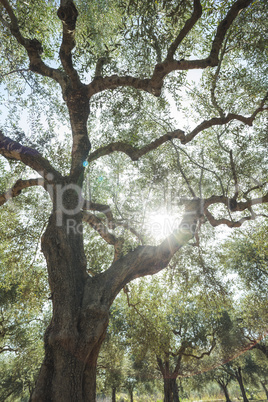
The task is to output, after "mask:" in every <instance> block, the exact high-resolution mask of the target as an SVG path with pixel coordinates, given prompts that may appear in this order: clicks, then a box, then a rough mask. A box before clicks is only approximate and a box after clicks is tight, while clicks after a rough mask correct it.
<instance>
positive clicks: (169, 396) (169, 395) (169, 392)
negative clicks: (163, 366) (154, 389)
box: [164, 377, 173, 402]
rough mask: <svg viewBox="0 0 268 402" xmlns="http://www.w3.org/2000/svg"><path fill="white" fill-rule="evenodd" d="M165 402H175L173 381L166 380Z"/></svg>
mask: <svg viewBox="0 0 268 402" xmlns="http://www.w3.org/2000/svg"><path fill="white" fill-rule="evenodd" d="M164 402H173V389H172V379H171V378H169V377H167V378H164Z"/></svg>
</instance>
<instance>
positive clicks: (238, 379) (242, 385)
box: [236, 367, 249, 402]
mask: <svg viewBox="0 0 268 402" xmlns="http://www.w3.org/2000/svg"><path fill="white" fill-rule="evenodd" d="M236 379H237V381H238V384H239V387H240V390H241V393H242V397H243V402H249V400H248V398H247V394H246V390H245V387H244V383H243V378H242V369H241V367H239V368H238V370H237V375H236Z"/></svg>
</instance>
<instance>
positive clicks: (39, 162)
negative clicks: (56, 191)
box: [0, 131, 62, 181]
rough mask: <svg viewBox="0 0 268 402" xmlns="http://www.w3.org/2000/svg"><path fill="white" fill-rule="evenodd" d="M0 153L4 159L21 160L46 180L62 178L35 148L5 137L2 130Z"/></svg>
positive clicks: (0, 133)
mask: <svg viewBox="0 0 268 402" xmlns="http://www.w3.org/2000/svg"><path fill="white" fill-rule="evenodd" d="M0 155H3V156H4V157H5V158H6V159H11V160H17V161H21V162H23V163H24V164H25V165H27V166H29V167H31V168H32V169H34V170H35V171H36V172H38V173H39V174H40V175H41V176H42V177H44V178H45V179H46V180H47V181H51V180H52V179H57V178H58V179H60V178H62V176H61V175H60V173H59V172H58V171H57V170H56V169H54V168H53V166H51V164H50V163H49V162H48V160H47V159H45V158H44V157H43V156H42V155H41V154H40V153H39V152H38V151H37V150H36V149H33V148H29V147H24V146H23V145H21V144H20V143H18V142H16V141H13V140H12V139H11V138H9V137H6V136H5V135H4V134H3V133H2V131H0Z"/></svg>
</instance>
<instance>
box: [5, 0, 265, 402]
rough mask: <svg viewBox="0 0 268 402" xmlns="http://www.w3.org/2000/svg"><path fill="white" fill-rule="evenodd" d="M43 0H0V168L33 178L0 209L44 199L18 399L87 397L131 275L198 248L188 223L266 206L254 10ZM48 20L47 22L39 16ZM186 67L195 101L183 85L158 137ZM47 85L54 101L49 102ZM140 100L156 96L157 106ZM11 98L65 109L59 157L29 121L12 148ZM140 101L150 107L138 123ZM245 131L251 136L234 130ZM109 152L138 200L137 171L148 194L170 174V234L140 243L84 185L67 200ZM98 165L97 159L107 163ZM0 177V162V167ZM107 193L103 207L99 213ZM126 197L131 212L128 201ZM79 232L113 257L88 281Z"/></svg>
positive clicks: (257, 5) (239, 215)
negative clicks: (34, 365)
mask: <svg viewBox="0 0 268 402" xmlns="http://www.w3.org/2000/svg"><path fill="white" fill-rule="evenodd" d="M57 3H59V2H56V1H55V2H53V1H42V2H34V1H28V2H24V1H20V0H17V1H15V0H14V1H13V0H10V1H8V0H0V11H1V17H0V19H1V24H2V36H1V65H2V67H1V76H2V78H3V80H5V83H7V84H6V87H5V88H4V92H2V96H3V97H5V96H6V91H10V94H11V95H10V96H11V97H12V96H13V99H16V102H14V103H13V106H12V107H13V109H12V113H9V115H8V118H9V120H10V123H11V122H12V124H10V127H11V128H12V129H11V128H9V131H5V130H6V128H5V125H4V124H2V129H1V132H0V154H1V155H2V156H3V157H4V158H6V160H7V161H8V163H10V164H11V165H12V164H14V161H15V162H17V163H20V164H24V165H25V166H27V168H28V169H27V170H26V173H27V174H28V173H29V172H30V170H32V171H34V172H37V173H38V177H36V176H35V177H29V176H28V177H23V178H19V179H18V180H16V179H15V181H14V183H13V184H12V186H11V188H10V189H6V190H5V191H4V192H3V193H2V194H1V195H0V204H1V205H3V204H5V203H6V201H7V200H9V199H10V198H14V197H16V196H18V195H19V194H20V193H21V192H22V191H23V190H25V189H27V188H29V187H33V186H41V187H43V189H44V190H45V191H46V192H47V193H48V194H49V197H50V200H51V205H52V208H51V215H50V218H49V222H48V224H47V227H46V230H45V231H44V233H43V236H42V245H41V247H42V252H43V254H44V256H45V259H46V262H47V270H48V281H49V286H50V290H51V299H52V304H53V316H52V319H51V322H50V324H49V326H48V328H47V330H46V333H45V338H44V339H45V357H44V361H43V364H42V367H41V370H40V374H39V377H38V379H37V382H36V387H35V390H34V392H33V394H32V396H31V400H32V401H50V400H55V401H76V402H77V401H94V400H95V395H96V385H95V384H96V362H97V358H98V353H99V350H100V347H101V344H102V342H103V339H104V337H105V332H106V328H107V325H108V321H109V309H110V306H111V304H112V303H113V300H114V299H115V297H116V295H117V294H118V293H119V292H120V290H121V289H122V288H123V287H124V286H125V285H126V284H127V283H128V282H130V281H132V280H133V279H135V278H139V277H142V276H145V275H153V274H155V273H157V272H159V271H160V270H162V269H163V268H165V267H167V266H168V264H169V262H170V260H171V259H172V257H173V256H174V254H175V253H176V252H177V251H178V250H179V249H181V248H182V247H183V246H184V245H185V244H186V243H188V242H189V241H190V240H191V239H193V238H194V237H196V241H197V243H198V232H199V230H200V227H201V226H202V225H203V224H204V225H207V223H209V224H210V225H211V226H218V225H227V226H228V227H230V228H233V227H240V226H241V225H242V224H243V223H244V222H246V221H250V220H251V219H255V218H256V217H257V216H258V215H264V210H263V209H262V208H261V205H262V204H263V203H266V202H268V194H267V193H265V183H266V180H265V178H264V177H262V176H264V175H262V174H261V173H260V172H261V170H262V169H263V160H262V155H263V154H264V151H263V149H264V146H265V135H264V134H265V127H266V126H265V120H264V118H263V117H262V115H263V112H264V110H265V109H267V107H266V106H265V102H266V99H267V98H266V94H265V90H264V89H263V88H264V86H265V85H262V84H263V83H262V80H261V78H260V74H262V73H263V69H264V68H265V66H264V64H263V61H264V60H265V42H264V36H263V35H262V30H263V24H264V23H265V18H264V17H263V12H264V10H265V4H264V2H261V1H258V2H254V3H253V2H251V1H250V0H236V1H230V2H210V1H200V0H194V1H193V2H191V1H171V2H166V1H164V0H163V1H159V2H154V1H145V2H140V1H137V2H134V1H131V0H130V1H126V2H124V1H122V2H114V1H108V0H107V1H100V2H97V1H96V2H95V1H91V2H80V1H77V2H76V3H77V4H76V5H75V4H74V3H73V1H71V0H61V1H60V4H57ZM56 7H58V10H56ZM78 11H79V12H80V14H79V15H78ZM56 14H57V17H58V19H59V20H60V21H61V22H62V24H58V23H57V21H56V20H55V18H54V16H56ZM76 29H77V47H76V49H75V32H76ZM60 31H61V35H60ZM60 37H61V39H59V38H60ZM59 41H60V48H59V51H57V45H58V43H59ZM41 42H42V43H41ZM74 49H75V50H74ZM57 55H58V57H57ZM192 69H199V70H204V78H203V82H202V85H203V87H202V88H201V89H200V93H199V94H198V93H197V92H196V90H194V92H193V94H192V100H193V101H194V102H195V103H194V109H193V110H194V112H195V113H194V116H193V119H192V121H191V124H190V126H192V127H191V128H189V126H188V129H185V130H182V127H174V123H173V126H172V125H171V126H169V127H171V128H170V129H168V124H167V123H166V122H165V118H164V117H166V115H165V114H164V112H162V111H161V108H164V107H165V106H166V104H167V102H168V101H171V96H173V97H175V102H176V103H177V104H180V106H181V109H183V108H184V107H187V108H188V106H189V105H190V103H189V102H190V101H189V102H188V103H183V100H182V99H180V96H183V94H185V92H179V91H180V90H181V88H182V84H184V83H185V79H186V78H185V75H184V74H182V72H186V71H188V70H192ZM14 74H15V75H16V74H19V75H20V76H22V78H23V79H24V80H25V81H26V83H27V85H28V84H29V86H30V88H31V91H30V92H29V90H27V88H26V89H25V91H24V89H23V88H21V87H20V85H19V84H18V81H16V80H15V79H14V81H12V79H13V77H14ZM35 76H36V78H35ZM40 77H41V78H40ZM90 77H91V78H90ZM164 86H165V87H164ZM123 87H125V88H123ZM59 89H60V91H61V93H62V98H63V100H64V105H62V104H61V101H60V100H59V98H58V96H57V94H58V90H59ZM143 93H147V96H145V95H143ZM113 94H116V96H115V95H113ZM150 96H151V98H153V97H156V98H159V99H160V102H159V104H157V103H154V102H153V101H151V100H150ZM189 96H190V95H189ZM8 99H9V100H10V99H11V98H8ZM144 99H146V102H145V101H144ZM19 100H22V102H21V104H20V107H23V102H24V105H28V106H25V107H29V102H31V101H32V105H31V107H32V109H31V110H35V108H37V107H38V106H37V105H38V102H39V112H40V109H42V110H43V111H44V113H45V110H46V109H47V108H50V109H53V108H54V109H55V108H56V109H55V110H56V113H57V118H58V120H59V121H61V120H62V121H63V120H64V117H65V115H66V110H67V111H68V116H69V117H68V118H69V123H70V131H71V134H72V137H71V138H70V143H71V146H70V152H68V147H67V145H66V149H65V156H64V157H63V154H62V152H63V150H62V149H60V148H57V146H56V145H57V144H56V143H55V142H54V143H53V142H51V143H50V142H49V141H50V140H51V138H50V137H49V135H46V128H45V129H44V128H43V129H42V124H46V125H47V126H46V127H49V129H50V130H51V131H53V126H52V125H49V124H50V121H47V122H44V121H43V120H42V119H41V118H40V119H39V120H38V121H37V123H38V125H39V126H38V132H37V133H36V144H37V147H34V146H31V144H32V143H33V142H32V143H31V142H28V143H27V142H24V143H23V138H24V137H23V135H19V133H18V132H17V133H16V128H17V129H18V131H19V127H16V124H17V123H18V122H19V119H18V118H15V115H16V113H17V112H18V109H16V108H17V107H19V106H18V105H19ZM27 102H28V103H27ZM150 102H151V103H150ZM161 102H162V103H161ZM91 105H92V113H93V117H95V119H96V120H95V121H96V122H95V123H94V121H93V119H91V117H90V106H91ZM146 105H148V106H146ZM157 105H159V106H157ZM163 105H164V106H163ZM153 106H154V107H156V108H157V109H156V110H155V111H154V112H155V115H154V118H153V114H152V107H153ZM158 107H159V109H158ZM189 107H190V106H189ZM19 110H23V109H19ZM13 112H14V113H13ZM188 113H189V112H188ZM186 114H187V113H186ZM49 116H50V115H49ZM146 116H147V120H146V119H145V117H146ZM148 116H151V118H150V119H149V117H148ZM163 116H164V117H163ZM112 119H114V120H112ZM120 119H121V121H120ZM148 119H149V120H150V122H149V123H150V124H149V123H148ZM48 120H50V119H48ZM110 120H111V122H112V121H113V124H112V123H111V122H110ZM168 121H169V122H170V121H171V120H170V119H169V120H168ZM195 121H196V126H195V127H194V126H193V124H194V122H195ZM161 122H162V124H161ZM253 123H254V128H253V129H248V127H251V126H252V125H253ZM255 123H256V127H255ZM65 124H66V121H65ZM109 124H110V125H109ZM89 127H90V128H91V131H92V134H91V135H90V134H89V132H88V128H89ZM159 127H162V128H161V130H162V133H161V134H160V132H161V130H160V128H159ZM102 130H103V131H102ZM67 131H68V130H67ZM102 132H103V138H102V135H101V133H102ZM9 133H11V134H9ZM8 135H10V136H11V137H12V138H13V139H12V138H10V137H9V136H8ZM55 135H56V134H55ZM57 135H58V132H57ZM20 138H21V139H20ZM107 139H108V141H107ZM59 140H60V139H59ZM107 142H108V143H107ZM49 144H50V145H49ZM53 144H54V145H53ZM91 144H92V146H94V149H93V152H91ZM247 145H248V146H247ZM122 153H123V154H125V155H127V156H128V157H129V158H130V159H131V160H132V161H133V166H135V169H136V170H138V171H139V181H138V184H137V185H138V186H139V190H140V192H141V193H142V189H144V188H146V187H147V186H149V184H150V183H149V182H148V180H147V179H148V177H149V176H150V177H151V183H153V185H152V187H153V190H154V191H155V192H152V194H155V200H157V199H159V197H162V193H161V191H162V189H163V187H164V183H166V182H167V180H170V182H172V186H173V190H174V192H173V193H172V194H173V195H174V198H175V201H176V202H175V204H176V208H177V209H178V210H179V209H180V210H183V213H182V217H181V221H180V223H179V224H178V225H177V228H176V230H175V231H174V232H173V233H172V234H170V235H169V236H168V237H166V239H164V240H163V241H160V242H159V244H158V245H149V244H150V243H148V241H143V242H142V239H141V236H140V233H139V231H138V230H136V228H135V220H133V216H132V215H131V214H130V211H131V202H129V203H126V204H124V205H123V203H122V202H121V204H120V202H119V201H118V197H117V198H116V197H115V196H114V197H110V198H109V197H107V196H106V198H105V197H103V199H99V197H101V192H100V191H98V189H97V187H96V186H95V187H94V186H93V187H92V188H93V190H94V189H95V190H96V191H95V193H94V191H93V192H92V191H91V193H90V197H87V196H85V193H83V185H85V184H87V183H85V182H86V180H85V170H86V169H91V166H92V169H94V167H95V166H99V165H96V162H95V161H97V160H98V162H99V160H100V159H99V158H104V160H105V164H107V165H108V164H110V169H111V168H112V167H111V165H112V164H114V163H115V161H116V155H118V160H120V158H121V155H122ZM66 155H67V156H66ZM106 155H110V156H109V157H107V156H106ZM155 155H157V157H158V160H157V161H156V160H155V161H154V156H155ZM254 155H255V156H256V158H255V159H254ZM105 158H106V159H105ZM107 158H113V159H112V163H110V162H108V159H107ZM137 161H138V163H137ZM94 164H95V165H94ZM88 165H89V166H88ZM124 165H125V166H126V167H127V168H128V169H131V168H130V167H129V166H131V164H129V162H128V161H127V158H124V159H121V167H120V169H121V171H123V170H124ZM106 168H107V166H106ZM3 169H8V165H7V164H3ZM96 169H97V168H96ZM66 172H67V173H66ZM90 172H91V173H92V170H90ZM171 172H172V176H170V173H171ZM264 172H265V171H264ZM142 176H143V177H144V178H143V179H141V177H142ZM124 177H125V181H123V184H124V185H125V191H126V192H127V191H128V190H129V191H130V192H131V191H132V188H133V187H132V186H133V181H134V179H133V178H129V180H128V181H127V179H126V177H127V174H126V175H125V176H124ZM102 179H103V177H100V180H102ZM176 180H177V181H176ZM121 185H122V182H121ZM176 186H177V188H176ZM179 187H180V188H179ZM118 188H119V187H118ZM110 190H111V189H110ZM111 191H112V190H111ZM178 193H179V195H178ZM117 196H118V193H117ZM150 197H151V195H150ZM107 199H108V200H110V202H111V203H112V202H113V201H114V205H112V204H111V205H107ZM132 201H133V200H132ZM134 201H135V202H134V205H138V207H137V210H136V211H135V212H136V213H137V214H138V217H139V216H140V217H141V215H142V211H143V210H142V206H143V205H141V204H142V198H140V199H139V198H138V197H136V199H135V200H134ZM153 202H155V203H156V201H152V204H153ZM155 205H156V204H155ZM121 207H124V208H125V210H126V211H127V213H125V212H124V211H123V212H122V211H121ZM27 213H29V212H27ZM126 216H128V217H131V219H132V224H133V225H130V224H129V222H128V221H127V220H126V219H124V218H125V217H126ZM84 225H89V226H90V227H91V228H93V229H94V230H95V231H96V232H97V233H98V235H99V236H100V237H99V239H100V240H99V241H100V242H103V241H104V242H106V243H107V250H110V247H111V246H112V247H113V248H114V256H113V258H112V259H111V261H110V264H109V266H108V267H107V264H106V265H105V264H101V263H100V264H99V268H98V269H96V270H95V272H92V270H90V267H88V266H87V258H86V254H85V247H84V241H85V236H83V228H84ZM132 226H133V227H132ZM85 230H86V229H85V228H84V231H85ZM127 230H129V232H130V233H131V235H129V234H126V237H127V242H125V245H124V239H123V238H122V233H128V232H127ZM124 231H125V232H124ZM131 236H132V237H131ZM133 236H136V237H137V238H138V242H139V241H141V243H142V244H140V245H138V246H137V244H138V242H136V243H135V242H134V243H133V242H132V246H131V244H130V243H131V239H132V240H133ZM147 239H148V238H147ZM103 244H104V243H101V247H100V246H98V245H97V242H96V240H95V238H94V241H92V243H90V241H89V240H88V241H87V243H86V248H87V255H88V256H89V257H88V258H89V259H90V255H96V250H97V251H98V252H99V251H101V252H102V253H103V247H105V246H104V245H103ZM133 244H134V245H135V246H133ZM151 244H152V243H151ZM109 253H110V251H107V254H108V255H109ZM96 265H98V259H97V262H96V261H95V266H96ZM104 268H107V269H104Z"/></svg>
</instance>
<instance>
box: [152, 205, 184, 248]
mask: <svg viewBox="0 0 268 402" xmlns="http://www.w3.org/2000/svg"><path fill="white" fill-rule="evenodd" d="M178 225H179V217H178V215H177V216H175V215H173V214H167V213H165V212H163V213H161V212H159V211H158V212H155V213H151V214H150V216H149V219H148V222H147V227H146V231H147V232H148V234H149V235H150V236H152V237H153V238H154V239H155V240H157V241H159V240H163V239H164V238H165V237H167V236H168V235H170V234H171V233H172V232H173V231H174V230H176V229H177V228H178Z"/></svg>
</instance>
